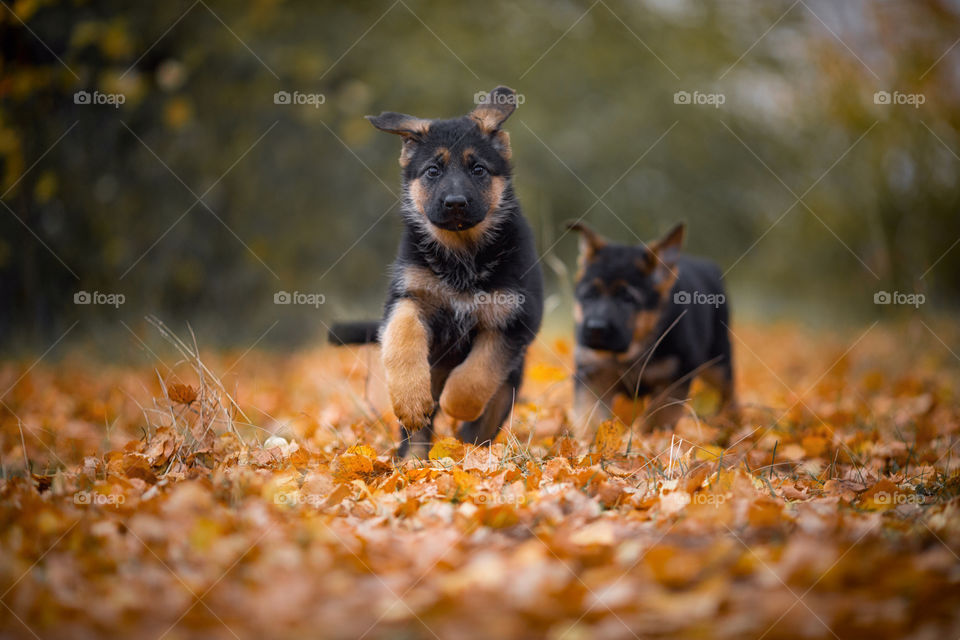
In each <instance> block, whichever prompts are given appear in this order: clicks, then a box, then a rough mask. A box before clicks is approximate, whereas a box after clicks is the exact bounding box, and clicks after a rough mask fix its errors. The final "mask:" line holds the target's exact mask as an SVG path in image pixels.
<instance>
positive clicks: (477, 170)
mask: <svg viewBox="0 0 960 640" xmlns="http://www.w3.org/2000/svg"><path fill="white" fill-rule="evenodd" d="M472 172H473V175H475V176H477V177H478V178H479V177H482V176H485V175H487V168H486V167H485V166H483V165H482V164H475V165H473V170H472Z"/></svg>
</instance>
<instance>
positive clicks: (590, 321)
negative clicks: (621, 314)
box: [582, 318, 617, 350]
mask: <svg viewBox="0 0 960 640" xmlns="http://www.w3.org/2000/svg"><path fill="white" fill-rule="evenodd" d="M582 335H583V342H584V344H585V345H586V346H588V347H590V348H592V349H610V350H613V346H614V342H616V337H617V336H616V331H614V329H613V324H612V323H611V322H610V321H609V320H606V319H605V318H586V319H584V321H583V334H582Z"/></svg>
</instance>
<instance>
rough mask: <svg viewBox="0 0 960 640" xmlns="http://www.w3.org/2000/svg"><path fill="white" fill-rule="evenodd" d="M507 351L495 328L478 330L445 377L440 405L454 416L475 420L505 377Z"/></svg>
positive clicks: (460, 418) (458, 418)
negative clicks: (465, 350)
mask: <svg viewBox="0 0 960 640" xmlns="http://www.w3.org/2000/svg"><path fill="white" fill-rule="evenodd" d="M507 364H508V363H507V358H506V353H505V351H504V348H503V342H502V337H501V335H500V333H499V332H498V331H481V332H480V333H478V334H477V338H476V339H475V340H474V342H473V348H472V349H471V350H470V354H469V355H468V356H467V359H466V360H464V361H463V362H461V363H460V364H459V365H458V366H457V367H456V368H455V369H454V370H453V371H451V372H450V377H449V378H447V383H446V385H444V387H443V393H442V394H440V408H441V409H443V411H444V413H446V414H447V415H449V416H451V417H453V418H456V419H457V420H476V419H477V418H479V417H480V414H482V413H483V408H484V407H485V406H486V404H487V402H488V401H489V400H490V398H491V397H492V396H493V394H494V393H495V392H496V391H497V389H499V388H500V385H501V384H503V381H504V380H505V379H506V377H507V371H506V365H507Z"/></svg>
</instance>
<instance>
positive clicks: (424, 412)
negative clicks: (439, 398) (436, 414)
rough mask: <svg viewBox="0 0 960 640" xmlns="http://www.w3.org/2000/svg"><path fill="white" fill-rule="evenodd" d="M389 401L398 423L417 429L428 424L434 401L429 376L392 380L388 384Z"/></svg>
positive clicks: (412, 429)
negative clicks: (390, 383)
mask: <svg viewBox="0 0 960 640" xmlns="http://www.w3.org/2000/svg"><path fill="white" fill-rule="evenodd" d="M390 401H391V402H392V403H393V412H394V413H395V414H396V416H397V419H398V420H400V424H402V425H403V426H404V427H406V428H407V429H408V430H410V431H417V430H419V429H422V428H423V427H425V426H427V425H429V424H430V418H431V417H432V416H433V409H434V402H433V396H432V395H430V378H429V377H426V378H423V377H419V376H418V377H416V378H413V379H409V378H408V379H406V380H399V381H394V383H393V384H392V385H390Z"/></svg>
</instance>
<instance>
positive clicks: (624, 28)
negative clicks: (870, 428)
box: [0, 0, 960, 346]
mask: <svg viewBox="0 0 960 640" xmlns="http://www.w3.org/2000/svg"><path fill="white" fill-rule="evenodd" d="M771 25H772V26H771ZM958 32H960V16H958V9H957V6H956V5H955V3H951V2H947V1H946V0H939V1H938V0H926V1H923V2H914V3H869V2H848V3H842V4H836V3H830V2H827V1H826V0H823V1H810V2H807V3H806V4H802V3H801V4H790V3H788V2H785V1H784V2H777V3H760V2H748V1H746V0H737V1H733V2H721V3H709V4H702V3H694V2H687V1H684V2H666V1H664V0H646V1H645V2H626V1H619V0H609V1H607V0H604V2H600V3H591V2H587V1H586V0H584V1H573V0H569V1H560V2H547V1H546V0H531V1H530V2H525V3H508V2H499V1H497V2H491V3H483V4H482V5H461V4H456V5H453V4H450V3H444V2H439V1H436V0H424V1H420V2H417V1H413V0H404V2H400V3H391V2H356V3H338V2H327V1H324V2H306V1H304V0H289V1H287V2H276V1H273V0H259V1H257V2H252V3H246V4H234V3H220V2H217V3H213V2H195V3H192V4H191V3H190V2H184V3H180V4H177V5H173V4H164V3H141V4H135V5H130V4H129V3H125V2H119V1H111V0H97V1H90V2H85V1H84V2H81V1H69V0H46V1H43V0H36V1H26V0H21V1H18V2H14V3H12V4H11V5H9V7H6V6H5V7H4V8H2V9H0V65H2V66H0V194H2V197H0V200H2V203H3V206H0V332H2V335H3V336H4V338H5V340H4V342H5V343H7V345H8V346H9V345H13V344H14V341H17V343H20V341H19V338H20V337H26V338H27V339H28V341H29V340H39V341H43V342H49V340H50V339H52V338H55V337H56V336H58V335H59V334H60V332H62V331H63V329H64V328H65V327H67V326H69V325H70V324H71V323H72V322H73V321H74V320H75V319H76V318H77V317H81V316H83V317H90V318H92V319H95V320H97V321H98V322H99V324H102V325H103V326H104V327H107V328H108V329H109V328H110V327H113V328H116V325H117V322H116V320H117V319H118V318H119V319H125V321H129V320H131V319H134V318H139V317H141V316H143V315H144V314H145V313H160V314H163V315H165V316H166V317H168V318H178V319H187V320H191V321H192V322H194V323H197V324H203V323H204V322H207V323H209V325H210V327H211V332H210V334H209V335H211V336H216V337H217V338H218V339H220V340H223V341H225V342H230V341H233V340H239V341H246V342H249V341H250V339H251V336H252V337H253V338H256V337H257V336H258V335H260V333H261V332H262V330H263V328H264V327H266V326H268V325H269V324H270V323H272V322H273V321H274V320H276V319H277V318H281V319H282V320H283V325H282V326H283V329H282V330H279V331H276V332H273V333H272V334H271V336H270V338H269V341H287V342H296V341H298V340H300V339H303V338H304V337H309V336H314V335H316V334H317V333H319V332H322V331H323V323H327V322H329V321H330V320H331V319H332V318H333V317H338V316H339V317H342V316H349V315H361V314H362V315H370V314H372V313H377V312H378V311H379V304H380V300H381V298H382V295H383V289H384V286H385V283H386V275H385V274H386V269H387V265H388V263H389V260H390V257H391V256H392V252H393V247H394V244H395V237H396V233H397V230H398V229H399V221H398V217H397V215H396V212H397V208H398V205H397V203H396V201H397V198H398V196H399V195H400V194H399V183H398V167H397V165H396V157H397V155H398V149H397V142H396V140H395V139H393V138H392V137H390V136H383V135H379V134H377V133H376V132H375V131H374V130H373V129H372V128H371V127H369V125H368V124H367V123H366V122H365V121H364V120H363V118H362V116H363V115H365V114H367V113H376V112H379V111H381V110H398V111H406V112H411V113H414V114H416V115H421V116H424V117H447V116H451V115H454V114H458V113H464V112H466V111H467V110H469V109H470V108H471V107H472V98H473V96H474V94H475V93H477V92H478V91H482V90H487V89H489V88H491V87H492V86H494V85H496V84H500V83H502V84H508V85H511V86H514V87H515V88H516V89H517V90H518V91H519V92H520V93H521V94H522V95H523V97H524V100H525V101H524V103H523V105H522V106H521V108H520V109H519V110H518V112H517V114H516V115H515V116H514V117H513V119H512V120H511V121H510V124H509V129H510V131H511V133H512V135H513V141H514V142H513V146H514V150H515V164H516V166H517V185H518V189H519V193H520V197H521V201H522V202H523V203H524V205H525V210H526V212H527V214H528V216H529V217H530V218H531V220H532V222H533V225H534V228H535V229H536V230H537V231H538V234H539V236H540V245H541V247H540V248H541V250H542V251H544V252H550V253H553V254H556V255H557V256H558V257H559V258H560V259H561V260H562V261H564V262H566V263H567V264H570V263H571V262H572V261H573V258H574V251H575V246H574V245H575V243H574V241H573V239H572V238H568V237H564V238H563V239H562V240H560V241H559V242H557V240H558V239H560V237H561V234H562V233H563V232H562V230H561V222H562V221H563V220H565V219H569V218H578V217H580V216H582V215H585V216H586V218H585V219H587V220H589V221H590V222H592V223H593V224H594V225H595V226H596V227H598V228H599V229H601V230H602V231H604V232H605V233H608V234H609V235H611V236H612V237H616V238H618V239H621V240H623V241H631V242H633V241H636V240H637V238H644V239H646V238H649V237H652V236H654V235H656V234H657V233H659V232H660V231H662V230H663V229H664V228H666V226H667V225H669V224H670V223H671V222H672V221H674V220H676V219H685V220H687V221H688V223H689V224H690V228H691V233H690V247H691V250H693V251H697V252H700V253H704V254H706V255H709V256H711V257H713V258H714V259H716V260H718V261H719V262H721V263H722V264H724V265H725V266H726V267H729V268H730V272H729V278H730V280H731V285H732V287H733V289H734V291H735V293H736V294H737V295H738V297H739V298H741V300H742V303H741V306H747V307H751V308H752V309H753V310H754V311H755V312H758V313H771V312H776V311H778V310H783V309H795V308H799V307H805V308H808V309H813V310H814V312H815V313H817V314H820V315H823V316H824V317H829V316H832V315H835V314H838V313H846V312H849V313H858V312H859V313H862V312H864V311H865V310H869V312H870V313H875V312H876V308H875V307H873V305H872V304H871V302H872V293H873V292H874V291H876V290H878V289H895V288H899V289H900V290H914V289H920V290H924V291H926V292H927V294H928V299H929V300H930V303H931V304H934V305H937V306H941V307H946V306H955V305H956V301H957V294H958V288H960V281H958V280H957V279H956V278H955V277H954V274H956V273H957V271H958V268H960V246H955V245H954V244H953V243H955V242H956V240H957V239H958V238H960V217H958V216H957V205H958V199H960V188H958V185H957V175H958V172H957V167H958V163H960V158H958V156H957V153H960V136H958V127H960V122H958V117H960V116H958V114H960V110H958V109H957V106H958V101H960V82H958V80H960V65H958V56H960V47H957V48H952V45H954V44H956V43H955V38H956V34H957V33H958ZM78 91H85V92H88V94H91V95H93V94H94V92H99V94H101V95H121V96H123V100H124V102H123V104H119V105H113V104H93V103H90V104H83V103H78V102H77V101H76V100H75V94H76V92H78ZM278 91H286V92H288V93H291V94H293V93H294V92H299V93H300V94H305V95H315V94H320V95H322V97H323V98H322V102H320V100H319V99H318V100H315V101H314V103H315V104H277V103H275V101H274V94H275V93H276V92H278ZM678 91H686V92H689V93H693V92H699V93H700V94H711V93H718V94H722V95H723V104H721V105H719V106H718V107H716V108H714V107H713V106H710V105H697V104H677V103H676V102H675V100H674V94H675V93H676V92H678ZM878 91H887V92H899V93H900V94H901V95H913V94H919V95H922V96H923V99H924V101H923V104H921V105H919V106H918V107H916V108H914V107H913V106H911V105H909V104H876V103H875V102H874V94H875V93H876V92H878ZM798 198H799V199H800V202H798ZM554 263H555V261H551V264H554ZM556 284H557V283H556V281H555V280H554V281H553V282H552V286H553V287H554V288H556ZM80 289H83V290H91V291H92V290H100V291H118V292H123V293H124V294H125V295H126V297H127V303H126V304H125V305H124V306H123V308H122V309H121V310H119V311H117V310H113V309H94V308H88V307H78V306H76V305H74V304H73V293H74V292H75V291H77V290H80ZM278 290H290V291H293V290H300V291H316V292H322V293H324V294H325V295H326V303H325V304H324V305H323V306H322V307H321V308H320V309H314V308H298V307H277V306H276V305H274V304H273V294H274V293H275V292H276V291H278ZM93 324H97V323H93Z"/></svg>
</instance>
